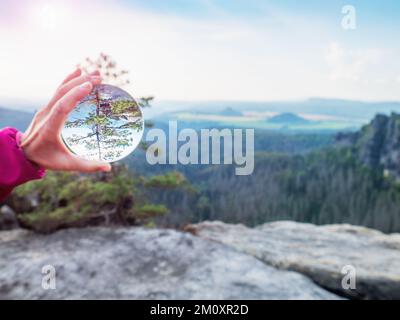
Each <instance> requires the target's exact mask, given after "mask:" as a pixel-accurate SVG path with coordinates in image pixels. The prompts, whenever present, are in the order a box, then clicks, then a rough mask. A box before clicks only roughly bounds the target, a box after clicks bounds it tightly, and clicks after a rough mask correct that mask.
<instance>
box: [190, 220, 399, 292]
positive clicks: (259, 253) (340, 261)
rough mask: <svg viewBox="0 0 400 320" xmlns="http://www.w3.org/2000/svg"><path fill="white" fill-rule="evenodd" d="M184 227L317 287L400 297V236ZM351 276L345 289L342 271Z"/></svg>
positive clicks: (277, 227)
mask: <svg viewBox="0 0 400 320" xmlns="http://www.w3.org/2000/svg"><path fill="white" fill-rule="evenodd" d="M187 229H188V230H190V231H191V232H193V233H195V234H196V235H198V236H200V237H202V238H204V239H209V240H214V241H217V242H220V243H224V244H226V245H229V246H231V247H232V248H235V249H237V250H239V251H241V252H244V253H248V254H250V255H252V256H254V257H257V258H258V259H259V260H261V261H263V262H264V263H266V264H267V265H270V266H274V267H276V268H279V269H281V270H292V271H296V272H299V273H302V274H304V275H306V276H308V277H309V278H310V279H312V280H313V281H315V282H316V283H318V284H319V285H320V286H322V287H324V288H326V289H328V290H330V291H332V292H336V293H338V294H340V295H342V296H345V297H349V298H358V299H400V234H390V235H387V234H383V233H381V232H379V231H375V230H371V229H368V228H364V227H359V226H351V225H346V224H342V225H325V226H316V225H313V224H307V223H297V222H292V221H280V222H273V223H266V224H263V225H261V226H258V227H256V228H248V227H245V226H244V225H232V224H225V223H222V222H203V223H200V224H197V225H190V226H188V227H187ZM350 272H351V275H355V277H354V278H355V288H351V287H350V288H348V286H346V285H344V286H343V285H342V282H343V281H344V283H345V284H346V283H347V284H349V282H348V280H349V278H346V279H344V277H345V275H350Z"/></svg>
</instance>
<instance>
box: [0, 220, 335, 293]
mask: <svg viewBox="0 0 400 320" xmlns="http://www.w3.org/2000/svg"><path fill="white" fill-rule="evenodd" d="M221 226H222V225H221ZM235 228H236V227H235ZM46 265H52V266H54V268H55V270H56V289H55V290H44V289H43V288H42V279H43V278H42V277H43V276H44V275H43V274H42V273H41V271H42V268H43V267H44V266H46ZM16 298H19V299H21V298H22V299H72V298H79V299H87V298H117V299H118V298H124V299H336V298H338V297H337V296H336V295H334V294H332V293H330V292H328V291H326V290H324V289H322V288H321V287H319V286H318V285H316V284H315V283H314V282H312V281H311V280H310V279H309V278H307V277H305V276H303V275H301V274H299V273H296V272H291V271H285V270H278V269H276V268H274V267H272V266H268V265H266V264H264V263H263V262H261V261H259V260H258V259H256V258H254V257H253V256H251V255H248V254H246V253H242V252H239V251H237V250H234V249H232V248H229V247H227V246H225V245H223V244H220V243H217V242H214V241H209V240H206V239H202V238H199V237H195V236H193V235H191V234H188V233H183V232H177V231H173V230H159V229H144V228H119V229H107V228H100V227H99V228H87V229H69V230H63V231H59V232H57V233H54V234H52V235H47V236H45V235H37V234H34V233H31V232H28V231H25V230H13V231H4V232H0V299H16Z"/></svg>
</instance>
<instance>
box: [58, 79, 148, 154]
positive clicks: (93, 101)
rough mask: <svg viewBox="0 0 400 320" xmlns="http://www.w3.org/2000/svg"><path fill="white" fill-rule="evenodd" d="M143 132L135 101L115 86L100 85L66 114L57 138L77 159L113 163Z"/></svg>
mask: <svg viewBox="0 0 400 320" xmlns="http://www.w3.org/2000/svg"><path fill="white" fill-rule="evenodd" d="M143 130H144V119H143V115H142V111H141V109H140V106H139V104H138V103H137V102H136V101H135V99H133V98H132V97H131V96H130V95H129V94H128V93H127V92H126V91H124V90H122V89H120V88H118V87H115V86H111V85H108V84H101V85H98V86H95V87H94V88H93V90H92V92H91V93H90V94H89V95H88V96H86V97H85V98H84V99H83V100H82V101H80V102H79V104H78V105H77V106H76V107H75V109H74V110H73V111H72V112H71V113H70V115H69V117H68V119H67V121H66V123H65V126H64V128H63V130H62V133H61V136H62V139H63V141H64V143H65V145H66V146H67V147H68V149H69V150H70V151H71V152H73V153H74V154H76V155H78V156H79V157H82V158H84V159H88V160H101V161H106V162H114V161H117V160H121V159H122V158H124V157H126V156H127V155H129V154H130V153H131V152H132V151H133V150H135V148H136V147H137V146H138V145H139V143H140V140H141V139H142V135H143Z"/></svg>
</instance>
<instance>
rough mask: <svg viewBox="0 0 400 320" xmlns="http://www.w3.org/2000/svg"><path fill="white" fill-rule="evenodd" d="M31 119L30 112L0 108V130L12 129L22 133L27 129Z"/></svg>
mask: <svg viewBox="0 0 400 320" xmlns="http://www.w3.org/2000/svg"><path fill="white" fill-rule="evenodd" d="M32 117H33V114H32V113H30V112H25V111H20V110H12V109H6V108H3V107H0V128H4V127H13V128H16V129H18V130H21V131H23V130H25V129H26V128H27V127H28V125H29V123H30V122H31V120H32Z"/></svg>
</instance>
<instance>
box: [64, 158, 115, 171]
mask: <svg viewBox="0 0 400 320" xmlns="http://www.w3.org/2000/svg"><path fill="white" fill-rule="evenodd" d="M69 167H70V170H72V171H79V172H87V173H89V172H98V171H102V172H109V171H111V165H110V164H109V163H107V162H103V161H98V160H86V159H82V158H79V157H77V156H73V157H72V159H71V160H70V163H69Z"/></svg>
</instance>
